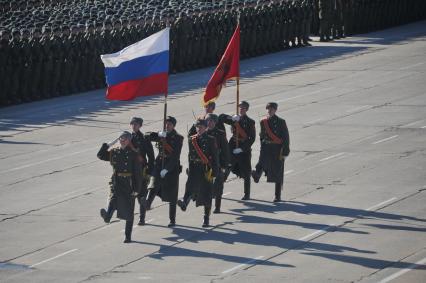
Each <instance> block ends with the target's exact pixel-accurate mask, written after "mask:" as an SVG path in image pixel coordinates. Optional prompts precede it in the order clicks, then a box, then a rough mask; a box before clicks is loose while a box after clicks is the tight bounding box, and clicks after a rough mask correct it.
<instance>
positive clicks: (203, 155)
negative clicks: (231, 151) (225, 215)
mask: <svg viewBox="0 0 426 283" xmlns="http://www.w3.org/2000/svg"><path fill="white" fill-rule="evenodd" d="M196 126H197V128H199V130H198V133H197V134H195V135H193V136H191V137H190V139H189V141H188V144H189V153H188V163H189V168H188V171H187V173H188V180H187V182H186V186H185V195H184V197H183V200H179V201H178V205H179V207H180V208H181V209H182V210H183V211H186V208H187V206H188V204H189V201H190V200H191V199H192V200H195V203H196V206H200V205H203V206H204V222H203V227H208V226H209V217H210V210H211V205H212V197H213V188H214V181H215V177H216V176H217V175H218V171H219V161H218V154H217V146H216V141H215V138H214V137H212V136H209V135H208V133H207V131H205V128H206V127H207V122H206V120H204V119H198V120H197V123H196ZM200 129H202V130H200ZM202 131H204V132H202Z"/></svg>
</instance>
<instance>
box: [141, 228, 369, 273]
mask: <svg viewBox="0 0 426 283" xmlns="http://www.w3.org/2000/svg"><path fill="white" fill-rule="evenodd" d="M229 225H233V224H232V223H225V224H222V225H218V226H215V227H213V228H212V229H200V228H195V227H191V226H176V227H175V228H174V229H173V234H175V236H171V237H167V238H164V239H165V240H168V241H172V242H175V243H174V244H172V245H164V244H157V243H152V242H144V241H140V242H137V243H139V244H145V245H151V246H158V247H159V250H158V251H156V252H154V253H152V254H150V255H148V256H147V257H149V258H154V259H158V260H165V259H166V258H168V257H199V258H214V259H218V260H223V261H227V262H233V263H237V264H241V263H247V262H253V257H244V256H236V255H234V254H235V251H234V248H233V247H234V245H241V244H242V245H246V246H247V247H250V246H257V247H260V246H261V247H264V249H263V251H262V252H264V253H268V251H267V249H268V248H270V251H269V253H274V254H275V253H276V249H275V248H280V253H282V252H284V251H286V250H303V251H305V252H333V253H344V252H352V253H362V254H374V253H375V252H373V251H368V250H361V249H356V248H352V247H348V246H342V245H334V244H327V243H316V242H306V241H303V240H296V239H291V238H288V237H283V236H278V235H272V234H263V233H255V232H250V231H243V230H240V229H237V228H228V226H229ZM154 226H155V225H154ZM283 228H284V226H283ZM194 229H195V230H196V231H194ZM277 234H279V233H277ZM182 238H184V240H181V239H182ZM184 242H185V243H187V244H186V246H188V243H196V244H197V245H195V246H194V247H195V248H194V249H190V248H187V247H180V246H179V245H180V244H182V243H184ZM211 242H220V243H221V245H215V246H217V247H220V250H221V251H222V252H219V251H217V250H216V251H215V252H211V251H210V250H209V248H208V246H206V245H203V243H211ZM252 256H256V255H252ZM256 264H259V265H267V266H278V267H294V265H289V264H282V263H276V262H273V261H270V260H257V263H256Z"/></svg>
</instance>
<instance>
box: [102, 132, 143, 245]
mask: <svg viewBox="0 0 426 283" xmlns="http://www.w3.org/2000/svg"><path fill="white" fill-rule="evenodd" d="M131 138H132V134H131V133H129V132H127V131H125V132H123V133H122V134H121V135H120V137H119V138H118V140H119V141H120V147H119V148H113V149H109V148H110V146H111V145H113V144H114V143H115V142H116V141H117V140H115V141H114V142H112V143H110V144H106V143H104V144H103V145H102V147H101V149H100V150H99V152H98V155H97V156H98V158H99V159H100V160H104V161H109V162H110V163H111V166H112V168H113V175H112V177H111V182H110V186H111V192H110V199H109V203H108V208H107V209H106V210H105V209H103V208H102V209H101V211H100V213H101V217H102V218H103V219H104V221H105V222H106V223H109V222H110V220H111V217H112V215H113V214H114V211H115V210H117V217H118V218H120V219H123V220H126V228H125V232H124V233H125V239H124V243H130V242H131V241H132V228H133V217H134V208H135V196H137V195H138V193H139V190H140V187H141V182H142V180H141V174H140V172H141V170H142V169H141V167H140V162H139V161H138V158H137V153H136V152H135V151H133V150H132V149H131V148H130V146H129V144H130V143H131Z"/></svg>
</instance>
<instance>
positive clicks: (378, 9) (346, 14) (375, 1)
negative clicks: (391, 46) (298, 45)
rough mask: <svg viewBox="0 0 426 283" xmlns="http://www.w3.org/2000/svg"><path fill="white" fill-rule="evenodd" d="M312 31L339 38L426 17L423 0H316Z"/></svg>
mask: <svg viewBox="0 0 426 283" xmlns="http://www.w3.org/2000/svg"><path fill="white" fill-rule="evenodd" d="M315 11H316V12H315V18H314V19H313V22H314V26H313V32H314V33H315V34H318V35H319V36H320V40H321V41H329V40H331V39H339V38H342V37H345V36H351V35H353V34H359V33H365V32H370V31H375V30H380V29H384V28H387V27H391V26H396V25H400V24H405V23H409V22H413V21H418V20H422V19H425V18H426V1H423V0H316V6H315Z"/></svg>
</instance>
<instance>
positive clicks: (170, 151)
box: [146, 116, 183, 227]
mask: <svg viewBox="0 0 426 283" xmlns="http://www.w3.org/2000/svg"><path fill="white" fill-rule="evenodd" d="M175 126H176V118H174V117H172V116H168V117H167V119H166V131H165V132H164V131H161V132H159V133H150V134H149V135H146V137H147V138H148V139H149V140H150V141H151V142H156V147H157V148H158V155H157V158H156V159H155V167H154V171H153V174H152V176H153V178H154V181H153V187H152V188H151V190H150V191H149V194H148V201H147V202H148V203H147V207H148V209H150V207H151V204H152V202H153V201H154V198H155V196H156V195H158V196H159V197H160V198H161V200H162V201H165V202H168V203H169V219H170V223H169V225H168V227H174V226H175V225H176V203H177V199H178V191H179V174H180V173H181V171H182V166H181V165H180V153H181V150H182V144H183V136H181V135H179V134H178V133H177V132H176V130H175Z"/></svg>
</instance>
